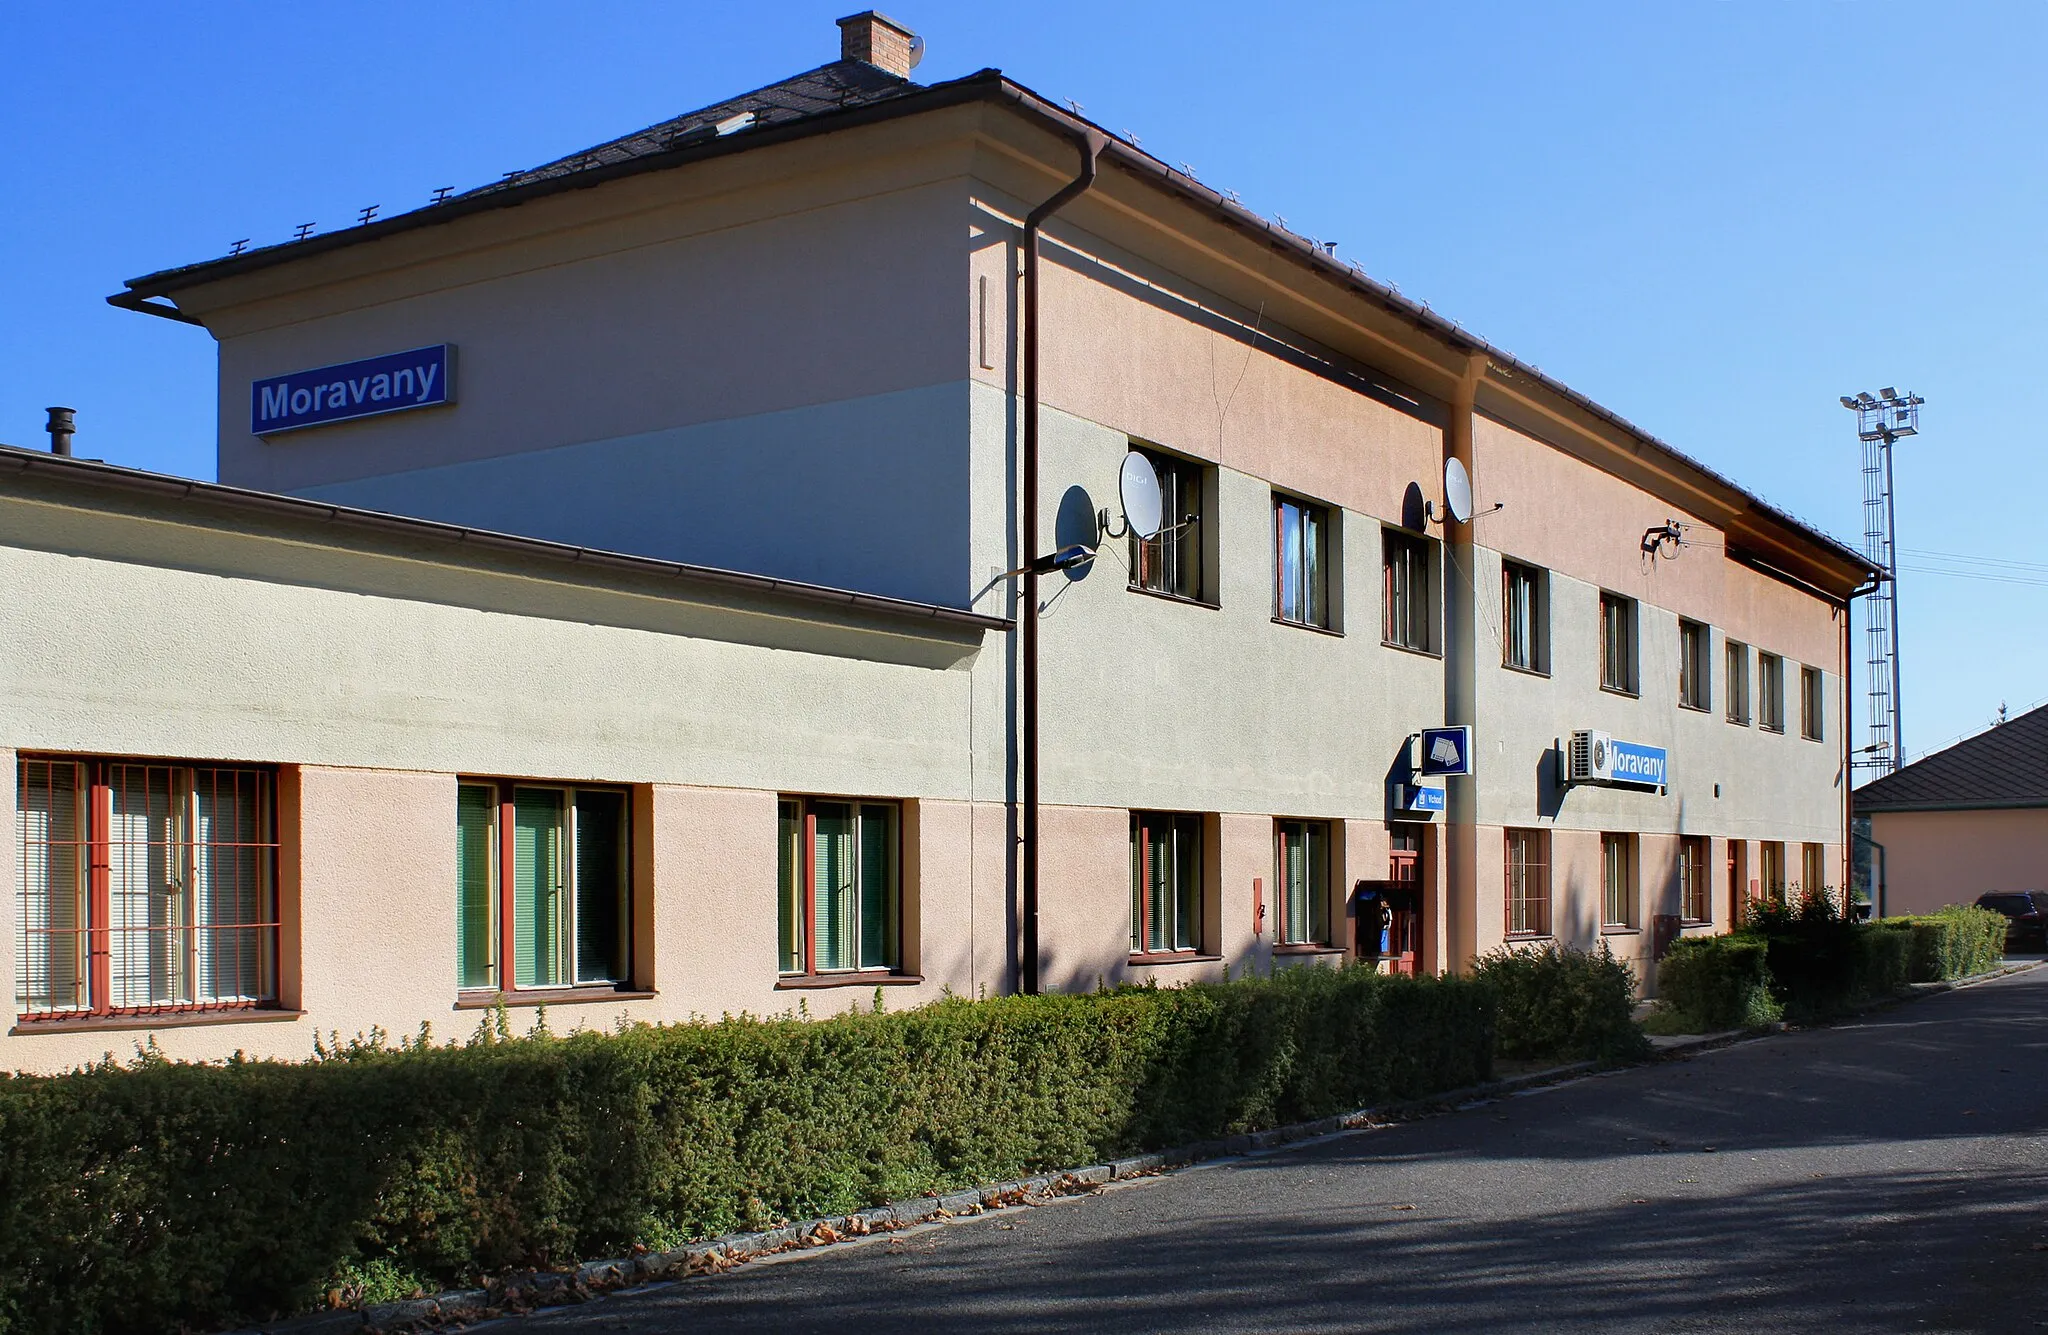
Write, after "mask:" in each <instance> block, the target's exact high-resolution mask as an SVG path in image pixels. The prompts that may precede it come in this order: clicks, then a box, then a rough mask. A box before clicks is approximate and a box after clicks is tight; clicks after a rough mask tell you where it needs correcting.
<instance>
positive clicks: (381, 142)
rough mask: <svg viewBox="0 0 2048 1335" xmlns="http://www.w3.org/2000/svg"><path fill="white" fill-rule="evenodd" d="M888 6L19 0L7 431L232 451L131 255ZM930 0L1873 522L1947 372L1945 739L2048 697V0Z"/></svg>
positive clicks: (1908, 685) (1910, 670)
mask: <svg viewBox="0 0 2048 1335" xmlns="http://www.w3.org/2000/svg"><path fill="white" fill-rule="evenodd" d="M853 7H854V6H853V4H852V3H850V2H849V0H840V2H839V3H823V4H820V3H811V2H810V0H800V2H797V3H778V4H774V5H735V4H709V3H702V4H695V3H652V2H649V3H638V4H627V3H610V2H608V0H580V2H579V3H576V4H573V5H572V4H566V3H563V4H537V3H514V2H510V0H497V2H495V3H488V4H486V3H430V4H420V3H406V4H399V3H371V2H367V0H350V2H349V3H339V4H324V5H283V4H276V3H264V4H258V3H253V2H250V3H225V2H224V0H223V2H220V3H209V2H208V0H195V3H190V4H177V5H167V4H155V3H141V2H140V0H135V2H133V3H128V4H110V3H93V2H91V0H77V2H75V3H69V4H63V5H27V4H10V5H7V6H5V7H4V9H0V50H5V51H7V52H9V53H10V54H11V56H12V59H11V60H10V62H9V68H8V71H7V78H6V79H5V80H4V81H0V441H5V442H9V443H13V444H17V445H36V446H39V445H41V444H43V443H44V441H45V437H44V435H43V432H42V422H43V414H42V409H43V407H44V406H45V405H47V404H51V403H65V404H70V405H73V406H75V407H76V408H77V409H78V410H79V426H80V439H79V444H80V452H81V453H83V454H86V455H91V456H96V457H103V458H106V459H108V460H110V461H113V462H116V463H123V464H132V465H135V466H139V467H143V468H152V469H160V470H163V471H167V472H174V473H183V474H188V475H194V476H199V477H211V476H212V475H213V434H214V417H215V407H214V399H213V394H214V388H213V348H212V343H211V340H210V339H209V338H208V337H207V335H206V334H205V333H204V332H203V331H201V330H198V329H193V328H187V327H183V326H179V325H176V324H172V323H169V322H166V321H160V320H152V319H149V318H147V317H145V316H140V315H135V314H130V313H127V312H122V311H117V310H114V309H113V308H111V307H108V306H107V305H105V304H104V302H103V298H104V297H105V296H106V295H107V294H108V293H110V292H113V291H115V290H116V289H117V288H118V287H119V286H120V283H121V280H123V279H125V278H129V277H133V276H135V275H137V274H142V273H146V272H149V271H151V270H154V269H158V268H162V267H165V266H169V265H174V264H182V263H188V262H192V261H196V260H200V259H206V258H210V257H212V256H216V255H219V254H222V253H224V252H225V251H226V250H227V248H228V245H229V243H231V242H233V241H234V240H236V239H237V238H239V237H249V238H251V239H252V240H253V242H254V243H256V244H264V243H268V242H273V241H277V240H281V239H284V238H285V237H287V236H289V235H290V233H291V230H292V228H293V227H294V225H296V224H298V223H301V222H307V221H312V222H315V223H317V224H318V226H319V228H320V229H321V230H323V231H324V230H327V229H331V228H335V227H339V226H342V225H345V224H347V223H349V222H352V221H353V219H354V217H355V214H356V210H357V209H359V208H361V207H362V206H363V205H365V204H370V203H376V204H379V205H381V206H382V208H383V211H384V212H385V213H387V214H389V213H392V212H396V211H399V210H401V209H403V208H406V207H410V206H413V205H416V204H419V203H423V202H425V200H426V199H427V198H428V195H429V193H430V192H431V191H432V189H433V188H434V187H436V186H441V185H452V186H456V187H467V186H471V185H476V184H480V183H482V182H485V181H489V180H491V179H493V178H495V177H497V176H498V175H499V174H500V173H502V172H505V171H507V170H510V169H512V168H516V167H524V166H529V165H532V164H535V163H538V162H541V161H544V160H546V159H548V158H550V157H553V156H555V155H557V154H559V153H563V152H566V151H572V150H574V149H578V148H582V147H586V146H588V145H590V144H594V143H597V142H599V141H600V140H603V139H606V138H609V137H611V136H613V135H615V134H618V133H622V132H624V131H627V130H630V129H634V128H637V127H639V126H641V125H645V124H648V123H651V122H653V121H656V120H660V119H663V118H665V117H667V116H670V115H674V114H676V113H678V112H680V111H683V110H687V109H689V108H692V107H695V106H699V105H702V104H705V103H708V102H711V101H714V100H717V99H720V98H723V97H726V96H729V95H731V94H734V93H738V92H742V91H745V90H746V89H749V88H753V87H757V86H759V85H761V84H764V83H767V82H770V81H772V80H774V79H777V78H780V77H782V76H784V75H786V74H789V73H792V72H794V71H796V70H799V69H803V68H808V67H810V66H812V65H815V64H819V63H822V62H824V61H826V60H829V59H832V58H833V57H834V56H835V55H836V53H837V31H836V29H835V28H834V27H833V24H832V20H833V19H834V18H836V17H838V16H839V15H840V14H842V13H847V12H851V10H852V9H853ZM888 12H890V13H892V15H893V16H894V17H895V18H897V19H899V20H901V21H903V22H904V23H905V24H907V25H908V26H910V27H912V28H914V29H916V30H917V31H919V32H921V33H923V34H924V35H925V36H926V38H927V39H928V41H929V43H930V46H929V55H928V57H927V59H926V62H925V64H924V65H923V67H922V68H921V69H920V70H919V71H918V76H919V77H920V78H924V79H944V78H949V77H953V76H956V75H960V74H965V73H968V72H970V71H972V70H975V69H978V68H981V67H983V66H997V67H999V68H1001V69H1003V70H1004V71H1006V72H1007V73H1009V74H1010V75H1011V76H1012V77H1014V78H1016V79H1019V80H1020V81H1022V82H1024V83H1026V84H1028V85H1030V86H1031V87H1033V88H1035V89H1037V90H1038V91H1039V92H1041V93H1044V94H1046V95H1048V96H1051V97H1054V98H1058V99H1067V98H1073V99H1076V100H1078V101H1079V102H1081V103H1082V105H1083V106H1084V107H1085V108H1086V112H1087V114H1088V115H1089V116H1090V117H1091V118H1093V119H1096V120H1098V121H1100V122H1101V123H1102V124H1104V125H1106V126H1108V127H1109V128H1111V129H1113V130H1118V131H1123V130H1126V129H1128V130H1130V131H1133V132H1135V133H1136V134H1137V135H1138V136H1139V137H1140V139H1141V140H1142V142H1143V144H1144V146H1145V147H1146V148H1147V149H1149V150H1151V151H1153V152H1155V153H1157V154H1158V155H1159V156H1161V157H1163V158H1165V159H1167V160H1169V161H1173V162H1181V161H1185V162H1187V163H1189V164H1191V165H1192V166H1193V167H1194V169H1195V170H1196V171H1197V172H1198V173H1199V174H1200V176H1201V177H1202V179H1203V180H1205V181H1208V182H1210V183H1211V184H1215V185H1219V186H1226V187H1230V188H1233V189H1235V190H1237V191H1239V192H1240V193H1241V194H1242V195H1243V196H1244V198H1245V201H1246V202H1247V203H1248V204H1250V205H1251V206H1253V207H1254V208H1257V209H1259V210H1260V211H1262V212H1264V213H1267V214H1269V215H1273V214H1277V215H1280V216H1283V217H1285V218H1286V219H1287V221H1288V224H1289V225H1290V226H1291V227H1293V228H1294V229H1296V230H1297V231H1301V232H1304V233H1307V234H1309V235H1313V236H1316V237H1319V238H1332V239H1335V240H1337V241H1338V242H1340V243H1341V248H1340V251H1339V253H1340V255H1342V256H1344V257H1346V258H1350V259H1354V260H1357V261H1359V262H1360V263H1361V264H1362V265H1363V266H1364V267H1365V268H1366V270H1367V271H1368V272H1370V273H1371V274H1373V275H1374V276H1376V277H1378V278H1381V279H1385V280H1390V281H1392V282H1394V283H1396V284H1398V285H1399V286H1400V288H1401V290H1402V291H1403V292H1405V293H1407V294H1409V295H1411V296H1415V297H1419V298H1422V299H1424V300H1426V301H1428V302H1429V303H1430V304H1431V305H1432V306H1433V307H1434V308H1435V309H1436V310H1438V311H1440V312H1443V313H1445V314H1447V315H1449V316H1450V317H1452V318H1453V319H1456V320H1458V321H1459V322H1461V323H1463V324H1464V325H1466V326H1467V327H1469V328H1472V329H1474V330H1476V331H1477V332H1479V333H1480V334H1481V335H1483V336H1484V337H1486V338H1488V339H1490V340H1491V341H1493V342H1494V343H1496V344H1498V345H1499V346H1501V347H1504V348H1506V349H1508V350H1509V351H1511V352H1513V353H1515V354H1516V355H1518V356H1520V357H1521V358H1523V359H1525V360H1527V361H1530V362H1533V363H1534V364H1536V365H1538V366H1540V367H1542V368H1543V369H1544V370H1545V371H1547V372H1549V373H1551V374H1552V375H1555V376H1558V377H1560V378H1561V379H1563V380H1565V381H1566V382H1567V383H1569V384H1571V385H1573V386H1575V387H1576V388H1578V389H1580V390H1582V391H1584V392H1585V393H1587V394H1589V395H1591V396H1592V397H1593V398H1595V399H1597V400H1599V401H1600V402H1602V403H1604V404H1606V405H1608V406H1609V407H1611V408H1613V409H1615V410H1616V411H1618V412H1620V413H1622V414H1623V415H1624V416H1627V417H1628V418H1630V419H1632V420H1633V421H1635V422H1638V423H1640V424H1641V425H1643V426H1645V427H1646V428H1648V429H1650V430H1652V431H1654V432H1656V433H1657V434H1659V435H1661V436H1662V437H1663V438H1665V439H1666V440H1669V441H1671V442H1672V443H1673V444H1675V445H1677V446H1679V447H1680V448H1681V449H1684V450H1686V451H1687V452H1689V453H1691V454H1693V455H1695V456H1697V457H1698V458H1700V459H1702V460H1704V461H1705V462H1707V463H1708V464H1710V465H1711V466H1713V467H1715V468H1717V469H1719V470H1721V471H1722V472H1724V473H1727V474H1728V475H1730V476H1732V477H1734V478H1735V479H1736V480H1737V481H1739V482H1742V483H1743V484H1745V485H1747V486H1748V487H1750V488H1751V489H1753V490H1755V491H1758V492H1760V493H1761V494H1763V495H1764V496H1766V497H1768V498H1769V499H1771V500H1772V501H1774V502H1776V503H1777V504H1779V505H1781V506H1783V507H1784V508H1786V509H1788V510H1790V511H1792V512H1793V513H1795V514H1798V515H1800V516H1802V517H1804V518H1806V519H1808V520H1809V521H1810V522H1812V523H1814V524H1816V525H1818V526H1820V527H1821V528H1823V529H1826V530H1827V531H1829V532H1831V533H1834V534H1837V535H1839V536H1842V537H1845V538H1848V539H1850V540H1851V541H1859V539H1858V536H1857V535H1859V534H1860V532H1861V529H1862V525H1861V521H1860V516H1859V514H1858V502H1859V490H1858V480H1857V472H1856V468H1857V452H1856V444H1855V439H1854V435H1853V432H1852V430H1851V418H1850V415H1849V414H1848V413H1847V412H1845V411H1844V410H1843V409H1842V407H1841V406H1840V405H1839V404H1838V403H1837V401H1836V400H1837V396H1838V395H1840V394H1842V393H1844V392H1849V391H1854V390H1858V389H1870V390H1876V389H1877V388H1879V387H1881V386H1883V385H1897V386H1900V387H1902V388H1911V389H1915V390H1918V391H1919V392H1920V393H1922V394H1924V395H1926V397H1927V399H1928V404H1927V408H1926V411H1925V417H1924V423H1923V434H1922V436H1921V437H1920V438H1919V439H1918V440H1917V441H1913V442H1909V443H1908V444H1906V445H1905V446H1903V447H1902V448H1901V453H1900V456H1899V480H1900V488H1901V494H1900V499H1899V529H1900V533H1901V546H1902V547H1903V548H1905V549H1906V550H1907V551H1908V552H1909V553H1911V552H1938V553H1959V554H1962V555H1964V556H1967V557H1972V558H1978V559H1979V563H1977V564H1971V565H1964V566H1958V565H1957V564H1956V563H1954V562H1941V561H1937V560H1936V559H1934V558H1928V557H1913V556H1910V555H1909V556H1908V558H1907V562H1908V568H1907V573H1906V574H1905V576H1904V579H1903V583H1902V589H1901V608H1902V623H1903V625H1904V628H1905V631H1906V637H1907V638H1906V644H1905V652H1906V661H1905V665H1904V673H1903V675H1904V678H1905V695H1904V700H1905V707H1906V739H1907V748H1908V751H1909V752H1915V753H1917V752H1920V751H1923V750H1926V749H1929V748H1931V747H1934V746H1936V745H1938V744H1941V743H1943V742H1946V741H1947V740H1949V739H1951V738H1953V737H1955V736H1957V735H1958V734H1961V733H1964V732H1968V731H1973V730H1975V729H1977V728H1979V727H1982V726H1983V725H1984V724H1985V723H1987V722H1988V721H1989V720H1990V718H1991V716H1992V714H1993V712H1994V711H1995V710H1996V708H1997V706H1998V704H1999V702H2000V701H2001V700H2005V701H2008V702H2009V703H2010V704H2011V705H2012V706H2013V708H2014V710H2015V712H2017V710H2018V709H2019V708H2020V707H2021V706H2022V705H2025V704H2030V703H2033V702H2035V701H2037V700H2040V699H2041V698H2043V697H2048V672H2044V671H2042V670H2041V668H2040V667H2039V666H2038V662H2039V660H2040V659H2041V658H2042V656H2043V652H2044V650H2048V617H2044V616H2043V612H2044V610H2048V597H2044V595H2048V552H2044V550H2043V544H2042V542H2041V540H2040V537H2039V532H2040V530H2041V527H2042V520H2041V518H2040V517H2039V513H2038V512H2039V508H2040V506H2041V504H2042V502H2043V500H2044V498H2048V451H2044V450H2043V448H2042V444H2043V435H2044V430H2043V425H2042V423H2043V420H2044V415H2048V414H2044V409H2043V407H2042V406H2041V405H2040V400H2041V399H2042V398H2043V385H2042V382H2043V379H2044V368H2048V244H2044V241H2048V170H2044V168H2048V161H2044V159H2048V77H2044V76H2043V74H2042V72H2041V66H2040V61H2041V52H2042V51H2043V50H2048V5H2042V4H2039V3H2035V0H2024V2H2020V0H2015V2H2013V3H2004V4H1996V3H1973V4H1970V5H1939V6H1938V5H1930V4H1886V3H1860V4H1854V5H1851V4H1842V3H1829V4H1823V3H1818V2H1812V3H1794V4H1766V3H1747V4H1734V3H1719V4H1709V3H1667V4H1655V5H1645V4H1640V3H1636V2H1635V0H1628V2H1626V3H1624V2H1622V0H1615V2H1614V3H1604V4H1590V3H1570V2H1568V0H1560V2H1558V3H1551V4H1544V5H1532V4H1525V3H1517V4H1509V3H1498V4H1464V5H1448V4H1405V5H1392V4H1328V5H1315V4H1303V3H1296V4H1290V5H1270V4H1240V5H1230V4H1217V3H1187V2H1186V0H1176V3H1172V4H1167V3H1157V2H1155V3H1134V4H1127V5H1105V4H1101V3H1071V2H1069V0H1041V2H1040V3H1037V4H1033V5H1031V6H1028V7H1026V8H1025V9H1022V10H1019V9H1017V8H1016V7H1014V6H1005V5H990V4H974V5H966V4H940V3H933V2H932V0H892V7H891V9H890V10H889V11H888ZM1993 562H2005V563H2011V564H2003V565H2001V564H1992V563H1993ZM1935 565H1946V566H1948V567H1949V568H1952V569H1960V570H1963V571H1966V572H1967V573H1968V574H1970V575H1972V576H1976V577H1973V578H1957V577H1955V576H1953V575H1938V574H1933V573H1928V572H1927V568H1928V567H1931V566H1935ZM1915 567H1919V568H1918V569H1916V568H1915ZM1990 575H1996V576H2002V577H2003V581H2002V582H2001V581H1994V580H1991V579H1986V578H1982V577H1983V576H1990ZM1858 648H1859V656H1860V648H1861V643H1860V638H1859V642H1858ZM1859 713H1860V709H1859Z"/></svg>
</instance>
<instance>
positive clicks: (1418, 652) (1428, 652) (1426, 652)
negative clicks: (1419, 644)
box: [1380, 639, 1443, 659]
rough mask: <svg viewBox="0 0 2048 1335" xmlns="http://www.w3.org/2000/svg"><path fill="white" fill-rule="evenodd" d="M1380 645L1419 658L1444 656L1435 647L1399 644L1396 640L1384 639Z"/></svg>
mask: <svg viewBox="0 0 2048 1335" xmlns="http://www.w3.org/2000/svg"><path fill="white" fill-rule="evenodd" d="M1380 647H1381V648H1383V649H1392V650H1394V651H1395V652H1397V653H1403V654H1414V655H1415V656H1416V657H1417V658H1438V659H1440V658H1442V657H1443V655H1442V654H1441V653H1439V652H1438V651H1437V650H1435V649H1418V648H1416V647H1415V646H1414V645H1412V644H1397V643H1395V642H1394V641H1392V640H1387V639H1382V640H1381V641H1380Z"/></svg>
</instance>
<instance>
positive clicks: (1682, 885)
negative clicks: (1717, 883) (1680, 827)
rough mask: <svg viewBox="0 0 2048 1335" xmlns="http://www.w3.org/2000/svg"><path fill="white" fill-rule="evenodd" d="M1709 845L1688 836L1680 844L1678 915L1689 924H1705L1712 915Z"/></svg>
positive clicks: (1702, 838)
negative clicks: (1708, 863)
mask: <svg viewBox="0 0 2048 1335" xmlns="http://www.w3.org/2000/svg"><path fill="white" fill-rule="evenodd" d="M1710 884H1711V882H1710V881H1709V880H1708V873H1707V841H1706V839H1705V837H1704V836H1701V835H1697V834H1689V835H1685V836H1683V837H1681V838H1680V839H1679V841H1678V912H1679V916H1680V917H1682V918H1684V919H1685V921H1687V922H1706V921H1707V920H1708V919H1709V918H1710V917H1711V916H1712V915H1713V907H1712V905H1711V903H1710V902H1709V899H1708V894H1709V887H1710Z"/></svg>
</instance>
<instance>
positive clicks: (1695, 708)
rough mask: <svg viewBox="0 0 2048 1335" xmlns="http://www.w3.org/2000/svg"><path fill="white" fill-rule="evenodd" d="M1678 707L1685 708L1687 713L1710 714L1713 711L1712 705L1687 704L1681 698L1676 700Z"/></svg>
mask: <svg viewBox="0 0 2048 1335" xmlns="http://www.w3.org/2000/svg"><path fill="white" fill-rule="evenodd" d="M1678 707H1679V708H1680V709H1683V710H1685V711H1686V712H1687V713H1688V714H1711V713H1713V712H1714V707H1713V706H1712V705H1689V704H1687V703H1686V702H1685V701H1683V700H1680V701H1679V702H1678Z"/></svg>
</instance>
